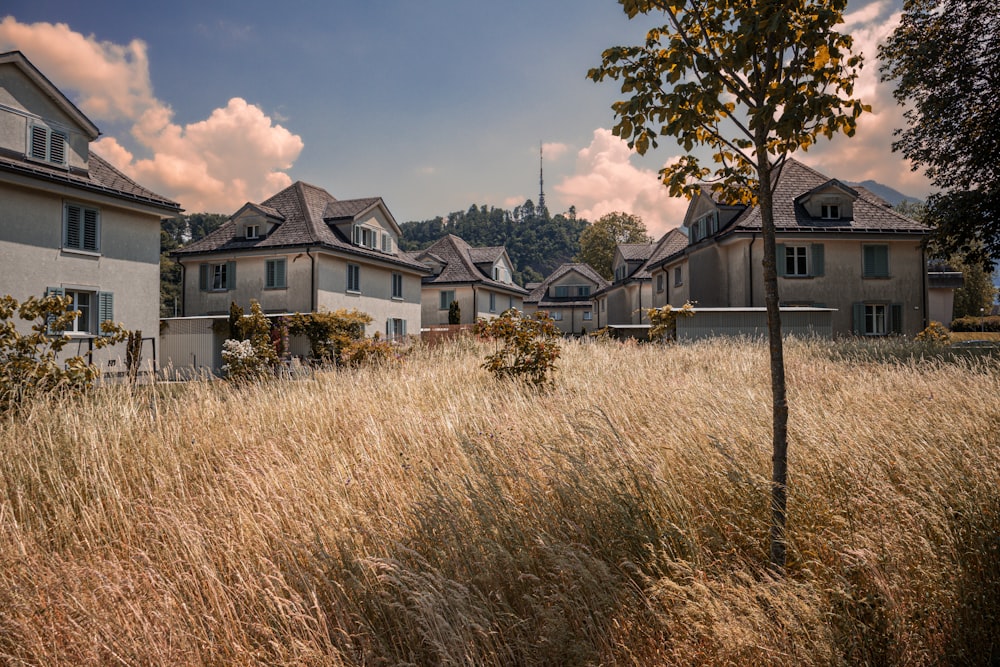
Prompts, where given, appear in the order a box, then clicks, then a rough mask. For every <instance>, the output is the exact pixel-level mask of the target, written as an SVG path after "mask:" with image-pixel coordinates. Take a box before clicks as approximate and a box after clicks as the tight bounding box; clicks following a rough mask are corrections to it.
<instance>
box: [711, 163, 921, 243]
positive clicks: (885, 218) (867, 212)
mask: <svg viewBox="0 0 1000 667" xmlns="http://www.w3.org/2000/svg"><path fill="white" fill-rule="evenodd" d="M831 184H833V185H837V186H839V187H841V188H843V189H844V190H845V192H848V193H854V194H857V199H855V200H854V204H853V208H854V217H853V218H851V219H842V220H820V219H818V218H813V217H812V216H810V215H809V213H808V212H807V211H806V209H805V207H804V206H802V205H801V203H799V200H800V199H801V197H802V196H803V195H805V194H807V193H810V192H812V191H814V190H816V189H818V188H822V187H824V186H827V185H831ZM774 226H775V230H776V231H777V232H779V233H780V232H857V233H866V234H871V233H883V234H914V235H923V234H926V233H927V231H928V230H927V227H925V226H924V225H922V224H920V223H919V222H917V221H915V220H911V219H910V218H907V217H906V216H904V215H901V214H899V213H896V212H895V211H893V210H892V209H891V208H886V206H885V202H884V200H881V199H880V198H878V197H874V196H872V195H871V193H870V192H868V191H867V190H865V189H863V188H858V189H853V188H851V187H849V186H847V185H844V184H843V183H841V182H840V181H836V180H833V181H831V180H830V178H828V177H827V176H824V175H823V174H821V173H819V172H818V171H816V170H815V169H812V168H811V167H807V166H806V165H804V164H802V163H801V162H799V161H798V160H794V159H789V160H788V161H787V162H785V164H784V166H783V167H782V168H781V171H780V173H779V174H778V181H777V186H776V187H775V190H774ZM760 229H761V217H760V207H759V206H752V207H750V208H748V209H746V210H745V211H743V213H741V214H740V215H739V216H738V217H737V218H736V220H735V222H734V223H733V224H732V225H731V226H730V227H729V228H728V229H727V230H726V231H725V232H723V233H733V232H755V231H760Z"/></svg>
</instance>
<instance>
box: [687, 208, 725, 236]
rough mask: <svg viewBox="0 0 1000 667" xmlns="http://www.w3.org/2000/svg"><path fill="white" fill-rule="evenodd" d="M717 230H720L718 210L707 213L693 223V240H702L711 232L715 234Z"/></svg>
mask: <svg viewBox="0 0 1000 667" xmlns="http://www.w3.org/2000/svg"><path fill="white" fill-rule="evenodd" d="M717 231H719V213H718V211H712V212H711V213H706V214H705V215H703V216H701V217H700V218H698V219H697V220H695V221H694V222H693V223H691V235H690V236H691V242H692V243H694V242H696V241H700V240H702V239H703V238H705V237H707V236H709V235H711V234H715V233H716V232H717Z"/></svg>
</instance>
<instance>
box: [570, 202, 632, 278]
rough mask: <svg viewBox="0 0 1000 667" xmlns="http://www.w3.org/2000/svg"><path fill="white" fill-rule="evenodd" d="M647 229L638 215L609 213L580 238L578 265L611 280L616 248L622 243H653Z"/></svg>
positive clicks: (584, 231)
mask: <svg viewBox="0 0 1000 667" xmlns="http://www.w3.org/2000/svg"><path fill="white" fill-rule="evenodd" d="M649 241H650V238H649V234H648V233H646V225H645V223H644V222H643V221H642V218H640V217H639V216H637V215H631V214H629V213H621V212H615V213H608V214H607V215H604V216H602V217H601V219H600V220H598V221H597V222H595V223H593V224H592V225H588V226H587V227H586V228H585V229H584V230H583V233H581V234H580V252H579V254H578V255H577V256H576V260H577V261H578V262H586V263H587V264H590V266H591V267H593V269H594V270H595V271H597V272H598V273H600V274H601V275H602V276H604V277H605V278H607V279H608V280H611V278H612V276H613V275H614V267H613V266H612V264H613V262H614V259H615V246H617V245H618V244H619V243H649Z"/></svg>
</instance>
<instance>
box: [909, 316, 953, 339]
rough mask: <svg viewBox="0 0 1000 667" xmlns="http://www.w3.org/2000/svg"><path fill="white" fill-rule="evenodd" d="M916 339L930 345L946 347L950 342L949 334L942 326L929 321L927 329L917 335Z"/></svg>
mask: <svg viewBox="0 0 1000 667" xmlns="http://www.w3.org/2000/svg"><path fill="white" fill-rule="evenodd" d="M916 339H917V340H919V341H922V342H924V343H930V344H932V345H947V344H948V343H950V342H951V334H950V333H949V332H948V329H946V328H945V326H944V325H943V324H941V323H940V322H936V321H934V320H931V323H930V324H928V325H927V328H926V329H924V330H923V331H921V332H920V333H918V334H917V336H916Z"/></svg>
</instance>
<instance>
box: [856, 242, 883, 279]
mask: <svg viewBox="0 0 1000 667" xmlns="http://www.w3.org/2000/svg"><path fill="white" fill-rule="evenodd" d="M862 247H863V253H864V254H863V263H864V265H863V267H862V270H863V273H864V276H865V277H866V278H888V277H889V246H885V245H866V246H862Z"/></svg>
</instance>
